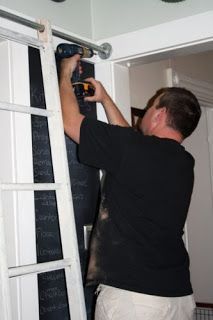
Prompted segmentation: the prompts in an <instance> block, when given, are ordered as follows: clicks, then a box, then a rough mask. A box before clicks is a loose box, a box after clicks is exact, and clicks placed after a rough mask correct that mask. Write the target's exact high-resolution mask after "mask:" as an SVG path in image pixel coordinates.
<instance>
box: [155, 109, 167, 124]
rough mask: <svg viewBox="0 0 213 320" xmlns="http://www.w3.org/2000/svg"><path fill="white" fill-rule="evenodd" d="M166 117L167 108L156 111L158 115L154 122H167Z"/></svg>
mask: <svg viewBox="0 0 213 320" xmlns="http://www.w3.org/2000/svg"><path fill="white" fill-rule="evenodd" d="M166 117H167V111H166V107H162V108H158V109H156V113H155V116H154V120H155V121H156V123H159V122H162V121H163V122H164V121H166Z"/></svg>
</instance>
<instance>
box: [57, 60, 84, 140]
mask: <svg viewBox="0 0 213 320" xmlns="http://www.w3.org/2000/svg"><path fill="white" fill-rule="evenodd" d="M69 68H70V65H69V64H68V63H67V62H66V64H65V63H64V65H63V68H62V71H61V74H60V80H59V91H60V98H61V108H62V117H63V123H64V130H65V132H66V134H67V135H68V136H69V137H70V138H72V139H73V140H74V141H75V142H77V143H79V139H80V126H81V122H82V120H83V118H84V116H83V115H82V114H80V110H79V105H78V102H77V99H76V97H75V94H74V92H73V87H72V84H71V80H70V78H71V71H70V70H69Z"/></svg>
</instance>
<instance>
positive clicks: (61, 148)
mask: <svg viewBox="0 0 213 320" xmlns="http://www.w3.org/2000/svg"><path fill="white" fill-rule="evenodd" d="M41 24H44V25H45V32H43V33H39V38H40V39H41V40H43V41H44V49H43V50H40V54H41V64H42V72H43V82H44V92H45V99H46V107H47V109H49V108H51V110H56V111H58V116H54V117H51V118H48V127H49V137H50V146H51V151H52V162H53V172H54V179H55V181H56V182H58V181H62V183H63V184H65V187H64V189H63V190H62V189H60V190H57V191H56V199H57V206H58V213H59V214H58V216H59V225H60V233H61V242H62V248H63V256H64V258H65V259H66V258H70V259H71V265H72V268H71V269H69V268H66V270H65V276H66V282H67V293H68V300H69V309H70V315H71V319H73V320H85V319H86V308H85V301H84V293H83V284H82V275H81V267H80V259H79V252H78V243H77V234H76V227H75V218H74V210H73V202H72V194H71V187H70V179H69V169H68V161H67V153H66V146H65V138H64V128H63V122H62V114H61V108H60V97H59V89H58V80H57V72H56V64H55V56H54V50H53V45H52V35H51V29H50V26H49V23H48V22H47V21H44V20H43V21H42V22H41ZM61 179H62V180H61Z"/></svg>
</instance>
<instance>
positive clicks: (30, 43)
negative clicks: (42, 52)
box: [0, 27, 44, 48]
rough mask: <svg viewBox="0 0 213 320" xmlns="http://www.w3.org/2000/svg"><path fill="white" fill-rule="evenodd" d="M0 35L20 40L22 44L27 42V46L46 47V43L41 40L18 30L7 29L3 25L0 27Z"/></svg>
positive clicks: (16, 40)
mask: <svg viewBox="0 0 213 320" xmlns="http://www.w3.org/2000/svg"><path fill="white" fill-rule="evenodd" d="M0 37H2V38H5V39H8V40H12V41H15V42H19V43H21V44H25V45H27V46H31V47H35V48H44V45H43V43H42V42H41V41H39V40H37V39H35V38H33V37H30V36H27V35H24V34H20V33H18V32H15V31H11V30H9V29H5V28H2V27H0Z"/></svg>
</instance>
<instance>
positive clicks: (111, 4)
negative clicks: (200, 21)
mask: <svg viewBox="0 0 213 320" xmlns="http://www.w3.org/2000/svg"><path fill="white" fill-rule="evenodd" d="M91 1H92V21H93V38H94V39H103V38H108V37H112V36H115V35H118V34H122V33H127V32H131V31H135V30H139V29H143V28H145V27H149V26H153V25H157V24H160V23H163V22H168V21H171V20H175V19H180V18H183V17H187V16H191V15H194V14H198V13H202V12H205V11H209V10H212V9H213V2H212V0H205V1H203V0H187V1H183V2H180V3H175V4H174V3H165V2H162V1H160V0H147V1H141V0H125V1H123V0H116V1H114V0H107V1H106V0H91ZM159 36H161V37H163V35H159ZM126 45H127V46H128V43H127V44H126Z"/></svg>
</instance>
